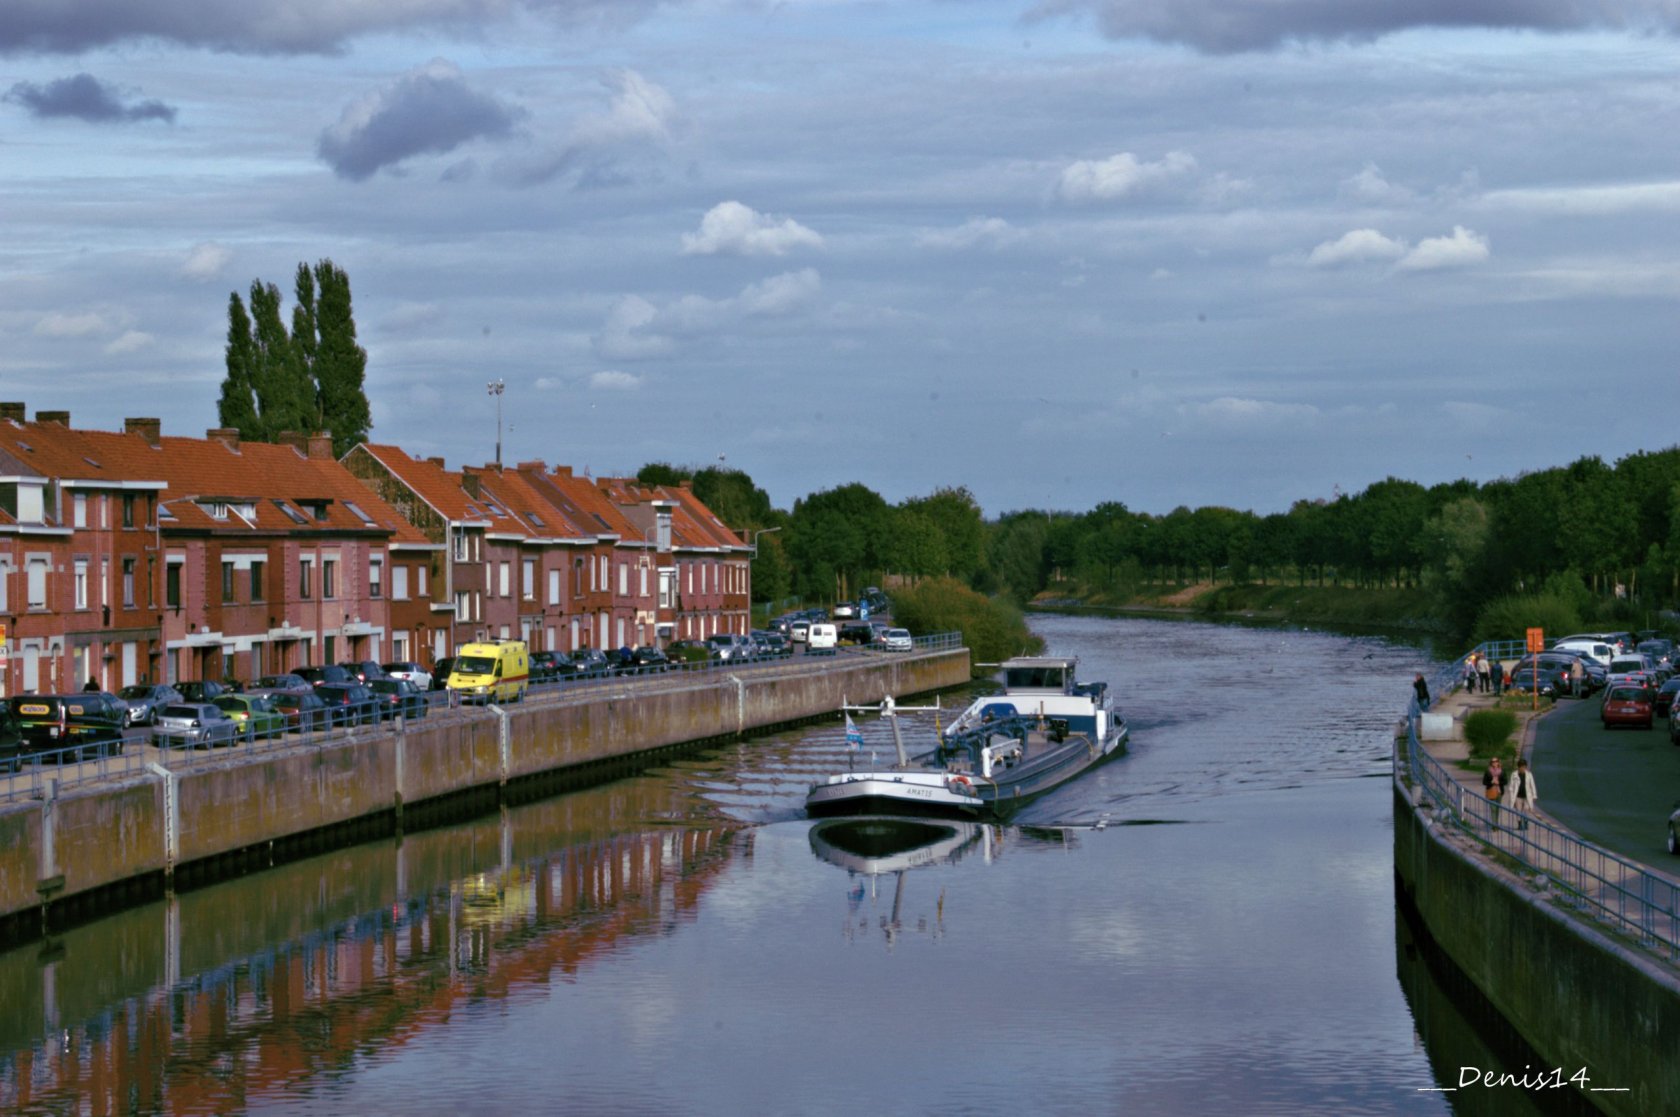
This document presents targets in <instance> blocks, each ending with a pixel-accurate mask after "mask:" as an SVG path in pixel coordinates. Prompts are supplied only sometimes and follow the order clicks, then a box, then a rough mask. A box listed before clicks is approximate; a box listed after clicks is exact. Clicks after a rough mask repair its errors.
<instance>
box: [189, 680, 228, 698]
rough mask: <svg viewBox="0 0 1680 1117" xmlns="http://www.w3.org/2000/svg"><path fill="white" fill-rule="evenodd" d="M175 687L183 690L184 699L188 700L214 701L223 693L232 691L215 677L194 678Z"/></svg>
mask: <svg viewBox="0 0 1680 1117" xmlns="http://www.w3.org/2000/svg"><path fill="white" fill-rule="evenodd" d="M175 689H176V690H178V691H180V692H181V698H182V700H184V701H187V702H214V701H215V700H216V699H218V698H220V697H221V696H222V695H224V694H231V693H232V691H230V690H228V688H227V687H226V686H225V685H223V684H222V683H218V682H216V681H215V680H214V679H192V680H189V681H188V682H184V683H179V684H177V685H176V687H175Z"/></svg>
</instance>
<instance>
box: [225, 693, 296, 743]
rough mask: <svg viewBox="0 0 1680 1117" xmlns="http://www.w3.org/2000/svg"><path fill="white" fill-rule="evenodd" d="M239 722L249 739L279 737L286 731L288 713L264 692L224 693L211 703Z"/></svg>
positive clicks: (244, 734)
mask: <svg viewBox="0 0 1680 1117" xmlns="http://www.w3.org/2000/svg"><path fill="white" fill-rule="evenodd" d="M211 705H213V706H215V707H217V708H218V709H220V710H222V711H223V712H224V713H226V714H227V716H228V717H230V718H232V719H233V720H234V721H236V722H238V723H239V725H240V728H241V729H242V730H243V734H242V735H243V736H244V737H246V739H248V740H255V739H257V738H263V737H278V736H280V734H282V733H284V732H285V731H286V715H285V714H282V713H281V712H280V711H279V710H277V709H275V708H274V704H273V702H272V701H270V700H269V698H268V697H267V696H266V695H262V694H223V695H220V696H219V697H217V699H216V700H215V701H214V702H212V703H211Z"/></svg>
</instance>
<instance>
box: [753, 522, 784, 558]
mask: <svg viewBox="0 0 1680 1117" xmlns="http://www.w3.org/2000/svg"><path fill="white" fill-rule="evenodd" d="M781 530H782V529H781V528H779V527H761V528H759V529H758V530H757V531H755V532H753V537H752V552H753V558H757V557H758V537H759V536H761V535H769V534H770V533H771V532H772V531H781Z"/></svg>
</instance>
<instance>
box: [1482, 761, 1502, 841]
mask: <svg viewBox="0 0 1680 1117" xmlns="http://www.w3.org/2000/svg"><path fill="white" fill-rule="evenodd" d="M1482 793H1483V794H1484V795H1486V796H1487V800H1488V825H1489V826H1498V825H1499V800H1501V799H1503V798H1504V797H1505V767H1504V765H1502V764H1501V763H1500V762H1499V758H1498V757H1497V756H1496V757H1494V758H1493V759H1492V760H1490V761H1488V766H1487V770H1486V771H1484V772H1483V773H1482Z"/></svg>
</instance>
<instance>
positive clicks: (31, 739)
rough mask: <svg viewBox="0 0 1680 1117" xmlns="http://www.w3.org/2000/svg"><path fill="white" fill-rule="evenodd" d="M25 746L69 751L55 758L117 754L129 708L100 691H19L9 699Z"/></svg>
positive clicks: (65, 758)
mask: <svg viewBox="0 0 1680 1117" xmlns="http://www.w3.org/2000/svg"><path fill="white" fill-rule="evenodd" d="M8 708H9V710H10V713H11V715H12V717H13V718H15V719H16V722H17V729H18V734H19V736H20V737H21V738H22V741H23V745H24V747H25V748H29V749H34V750H41V751H47V750H54V751H56V750H60V749H63V750H70V749H74V750H75V751H73V752H72V751H64V752H58V753H57V755H56V756H55V759H58V760H61V761H63V760H84V759H88V758H90V757H96V756H116V755H119V754H120V753H121V752H122V745H123V734H122V729H123V725H124V723H125V722H126V721H127V720H128V707H127V706H126V705H124V704H123V701H122V699H120V698H117V697H116V696H115V695H111V694H106V693H104V692H103V691H81V692H78V693H76V694H20V695H17V696H16V697H14V698H12V699H11V700H10V701H9V702H8Z"/></svg>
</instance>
